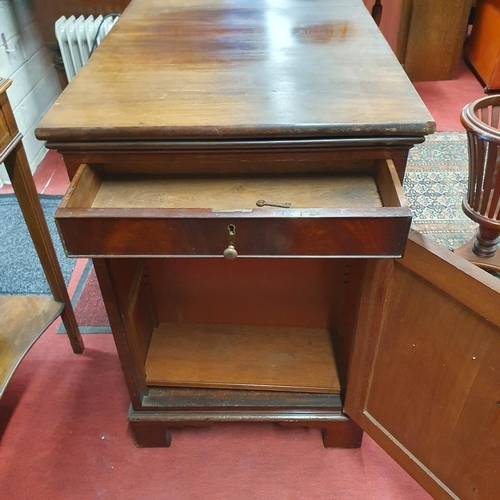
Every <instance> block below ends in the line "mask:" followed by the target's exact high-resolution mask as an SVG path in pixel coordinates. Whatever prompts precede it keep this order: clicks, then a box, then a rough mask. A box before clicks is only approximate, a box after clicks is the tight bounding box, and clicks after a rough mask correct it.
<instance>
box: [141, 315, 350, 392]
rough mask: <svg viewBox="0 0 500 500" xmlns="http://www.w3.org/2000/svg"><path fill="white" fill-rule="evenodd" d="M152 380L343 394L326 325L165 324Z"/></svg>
mask: <svg viewBox="0 0 500 500" xmlns="http://www.w3.org/2000/svg"><path fill="white" fill-rule="evenodd" d="M146 383H147V384H148V385H155V386H167V387H211V388H226V389H253V390H259V389H260V390H267V391H273V390H274V391H291V392H314V393H329V394H340V392H341V387H340V382H339V376H338V372H337V365H336V363H335V358H334V352H333V348H332V342H331V337H330V332H329V331H328V330H326V329H320V328H276V327H261V326H246V325H245V326H241V325H212V324H193V323H191V324H187V323H162V324H160V326H159V327H158V328H156V329H155V330H154V331H153V336H152V339H151V343H150V346H149V352H148V356H147V360H146Z"/></svg>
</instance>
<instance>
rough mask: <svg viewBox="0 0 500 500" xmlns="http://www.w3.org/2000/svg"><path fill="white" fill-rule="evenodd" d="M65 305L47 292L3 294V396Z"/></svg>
mask: <svg viewBox="0 0 500 500" xmlns="http://www.w3.org/2000/svg"><path fill="white" fill-rule="evenodd" d="M63 307H64V304H63V303H61V302H56V301H54V300H53V299H52V298H51V297H46V296H43V295H42V296H40V295H28V296H24V295H19V296H18V295H13V296H9V295H3V296H0V397H1V396H2V394H3V391H4V389H5V387H6V386H7V383H8V382H9V380H10V378H11V377H12V375H13V373H14V371H15V369H16V368H17V366H18V365H19V363H20V362H21V360H22V359H23V358H24V356H25V355H26V353H27V352H28V351H29V349H30V348H31V346H32V345H33V344H34V343H35V341H36V340H37V339H38V337H40V335H41V334H42V333H43V332H44V331H45V330H46V329H47V328H48V327H49V326H50V324H51V323H52V322H53V321H54V320H55V319H56V318H57V317H58V316H59V314H61V311H62V309H63Z"/></svg>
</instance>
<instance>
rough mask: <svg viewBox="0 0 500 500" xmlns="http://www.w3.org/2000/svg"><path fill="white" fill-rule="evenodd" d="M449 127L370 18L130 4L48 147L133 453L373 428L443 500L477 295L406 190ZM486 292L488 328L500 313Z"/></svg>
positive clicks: (331, 12)
mask: <svg viewBox="0 0 500 500" xmlns="http://www.w3.org/2000/svg"><path fill="white" fill-rule="evenodd" d="M433 130H434V123H433V121H432V118H431V117H430V115H429V113H428V112H427V110H426V109H425V107H424V106H423V104H422V102H421V101H420V99H419V98H418V96H417V94H416V93H415V91H414V89H413V87H412V85H411V83H410V82H409V81H408V79H407V78H406V76H405V74H404V72H403V71H402V69H401V68H400V66H399V64H398V62H397V60H396V58H395V57H394V55H393V54H392V53H391V51H390V49H389V47H388V45H387V44H386V42H385V41H384V39H383V37H382V36H381V34H380V33H379V31H378V29H377V27H376V25H375V23H374V22H373V20H372V19H371V18H370V15H369V13H368V12H367V11H366V9H365V7H364V5H363V4H362V2H361V0H336V1H334V0H313V1H309V2H303V1H299V0H282V1H279V2H269V1H264V0H260V1H259V0H256V1H253V2H246V1H243V0H241V1H238V2H229V1H223V0H218V1H217V0H199V1H197V2H196V1H193V2H184V1H183V2H181V1H180V0H172V1H165V0H163V1H159V0H133V1H132V3H131V5H130V6H129V7H128V9H127V10H126V11H125V13H124V15H123V16H122V18H121V19H120V21H119V22H118V23H117V25H116V26H115V28H114V29H113V31H112V33H111V34H110V35H109V36H108V37H107V38H106V39H105V41H104V42H103V44H102V45H101V46H100V48H99V49H98V50H97V52H96V53H95V55H94V56H93V57H92V59H91V61H90V62H89V64H88V65H87V66H86V67H85V68H84V69H83V70H82V71H81V73H80V74H79V75H78V76H77V77H76V78H75V79H74V81H73V82H72V83H71V84H70V85H69V86H68V88H67V89H66V90H65V91H64V93H63V94H62V96H61V97H60V98H59V99H58V101H57V102H56V103H55V105H54V107H53V108H52V109H51V111H50V112H49V113H48V114H47V116H46V117H45V118H44V120H43V122H42V123H41V125H40V128H39V129H38V136H39V137H40V138H41V139H45V140H46V141H47V145H48V147H50V148H55V149H58V150H59V151H60V152H61V153H62V154H63V155H64V159H65V162H66V165H67V168H68V172H69V174H70V177H71V178H72V184H71V187H70V188H69V190H68V193H67V195H66V196H65V198H64V200H63V202H62V204H61V206H60V208H59V210H58V212H57V214H56V218H57V221H58V224H59V228H60V231H61V234H62V236H63V240H64V244H65V247H66V250H67V252H68V254H69V255H73V256H87V257H91V258H92V259H93V261H94V266H95V268H96V272H97V276H98V279H99V283H100V286H101V290H102V293H103V298H104V301H105V305H106V309H107V312H108V316H109V319H110V323H111V326H112V330H113V335H114V339H115V342H116V346H117V350H118V355H119V357H120V361H121V364H122V367H123V372H124V375H125V380H126V383H127V387H128V390H129V393H130V398H131V410H130V412H129V421H130V424H131V428H132V432H133V434H134V437H135V440H136V442H137V444H138V445H140V446H167V445H168V444H170V434H169V432H168V431H169V429H170V428H171V427H176V426H184V425H194V426H197V425H209V424H210V423H212V422H226V421H232V422H244V421H273V422H279V423H282V424H286V425H305V426H310V427H318V428H321V429H323V435H324V442H325V445H326V446H328V447H331V446H340V447H355V446H359V445H360V443H361V430H360V427H361V428H363V429H364V430H367V431H368V432H370V434H371V435H373V436H374V437H375V439H376V440H377V441H378V442H379V443H380V444H381V445H382V446H384V448H385V449H386V450H388V451H389V452H390V453H391V455H392V456H394V457H395V458H396V459H397V460H398V462H400V463H401V464H402V465H403V466H404V467H405V468H406V469H407V470H409V471H410V472H411V473H412V474H413V475H414V476H415V477H418V479H419V481H420V482H421V483H422V484H424V485H425V486H426V488H427V489H429V490H430V491H434V492H435V491H439V492H442V491H445V490H444V489H443V484H442V482H440V481H444V480H445V479H443V480H441V479H440V480H437V479H436V476H435V475H432V474H436V475H439V474H441V471H440V470H439V467H438V466H437V465H436V463H435V462H436V460H435V458H436V453H435V450H434V448H433V446H432V440H435V441H436V442H437V441H439V440H444V441H443V443H440V449H441V448H442V449H443V450H445V451H443V452H442V453H443V454H445V455H446V453H448V451H449V450H448V449H447V446H448V444H449V443H448V441H446V439H448V440H449V441H450V440H452V439H451V437H450V436H449V435H445V434H443V433H442V432H441V431H442V428H443V427H442V426H444V425H446V422H448V421H449V415H448V414H445V415H438V413H433V414H432V417H433V418H435V419H436V424H435V426H434V427H432V426H431V425H430V424H429V420H430V417H429V412H431V411H433V410H431V408H435V406H433V405H432V403H433V402H434V401H436V400H435V399H434V398H435V397H436V390H437V391H438V393H439V394H438V396H439V395H442V396H443V398H445V399H446V400H447V401H448V400H450V398H452V397H455V396H456V398H458V399H460V398H459V394H461V393H460V390H459V389H458V388H457V386H456V384H455V379H454V378H453V377H454V376H455V375H456V373H455V372H457V373H460V374H461V375H460V377H461V378H462V379H463V378H467V377H468V376H470V377H473V372H472V371H471V372H470V373H469V372H467V370H465V371H466V372H467V373H469V374H468V375H466V374H464V373H465V372H462V370H463V369H464V362H463V359H461V357H460V356H462V355H465V354H464V353H465V352H466V351H467V349H466V348H465V347H464V348H463V349H462V350H459V352H460V353H461V354H460V355H458V354H457V353H458V351H457V352H456V353H455V354H457V356H456V359H454V363H452V365H453V367H454V368H453V370H455V372H453V371H452V369H451V368H440V367H442V365H443V363H442V362H441V360H442V354H441V350H443V349H444V350H446V346H447V345H449V343H450V342H452V339H454V338H455V337H454V336H456V335H457V331H460V328H461V325H462V323H463V322H462V321H459V322H457V320H456V315H455V312H456V311H455V309H453V307H454V306H453V304H455V302H456V301H457V300H464V301H466V302H467V300H468V299H467V297H465V296H464V297H462V295H463V290H466V289H470V286H471V285H469V284H468V281H465V282H464V281H463V280H467V279H470V277H469V276H467V278H464V277H462V275H461V274H460V272H461V271H456V269H455V267H456V266H455V265H454V264H450V263H449V257H448V255H447V254H445V253H444V252H441V253H440V250H439V249H438V250H433V251H431V250H428V249H426V248H424V247H425V246H426V245H427V244H426V243H422V242H421V241H419V238H418V237H417V236H414V237H412V238H413V239H412V240H411V241H409V242H408V243H407V236H408V231H409V225H410V213H409V210H408V207H407V205H406V201H405V199H404V195H403V192H402V189H401V184H400V179H401V178H402V176H403V173H404V169H405V164H406V158H407V154H408V150H409V149H410V148H411V147H412V146H413V145H414V144H416V143H419V142H422V141H423V140H424V136H425V135H426V134H429V133H432V132H433ZM259 200H264V201H266V202H272V203H275V204H277V205H278V206H273V205H272V204H271V205H269V204H264V205H263V206H259V205H262V203H258V202H259ZM287 204H290V206H289V207H288V206H287ZM405 245H406V246H407V248H406V256H405V259H403V260H395V259H394V257H396V258H398V257H401V256H402V254H403V251H404V249H405ZM453 257H454V256H453V255H451V257H450V258H451V259H452V260H453ZM459 260H460V261H461V259H459ZM460 265H462V264H460ZM459 267H460V266H459ZM451 269H454V270H455V271H456V272H457V273H459V275H460V277H459V278H455V277H453V276H455V275H454V274H453V272H455V271H453V272H452V271H451ZM475 271H476V270H473V271H472V272H475ZM450 273H451V277H450ZM462 274H463V273H462ZM467 274H468V273H467ZM481 276H482V274H481ZM457 280H458V281H459V282H460V286H459V287H456V286H455V284H456V283H457ZM460 280H462V281H460ZM464 284H465V286H463V285H464ZM475 286H480V287H483V288H480V290H481V294H480V295H481V297H482V298H481V300H480V301H479V302H477V301H476V302H470V301H469V303H468V307H469V308H472V310H474V311H476V309H481V307H485V306H484V305H485V304H487V303H488V300H486V298H487V297H486V295H485V294H488V293H490V294H493V292H492V289H491V286H492V285H491V284H490V285H488V286H489V287H490V288H488V286H486V285H483V284H481V285H475ZM441 289H442V290H444V291H441ZM436 290H439V293H438V292H437V291H436ZM478 290H479V289H478ZM484 290H486V291H484ZM497 290H498V288H497ZM460 293H462V295H460ZM450 294H451V296H450ZM457 294H458V295H457ZM485 297H486V298H485ZM479 304H480V305H481V307H479ZM488 307H489V306H488ZM436 308H437V309H436ZM492 311H493V312H492ZM494 311H495V309H494V308H493V306H491V310H490V309H488V313H487V314H486V313H485V310H484V309H482V310H481V312H480V314H483V316H484V315H485V314H486V316H487V317H488V318H489V319H488V321H491V318H494V321H496V323H495V325H496V326H494V328H493V327H491V325H490V324H489V323H488V321H486V320H482V319H481V318H482V316H477V314H476V313H474V314H476V316H477V317H476V316H474V318H475V321H476V322H477V325H475V327H474V328H475V332H476V333H477V332H478V331H479V330H481V329H484V331H485V332H486V331H487V333H484V334H485V335H494V334H495V333H494V332H496V331H497V330H498V325H499V324H500V319H499V314H498V311H497V312H494ZM423 312H427V313H428V314H423ZM432 312H439V314H438V319H437V320H436V319H432V321H431V313H432ZM471 314H472V313H471ZM417 320H418V321H417ZM419 322H420V323H419ZM422 322H424V323H425V325H424V327H422V325H421V323H422ZM431 322H434V323H435V324H436V325H437V328H439V329H440V330H441V331H442V332H444V333H443V334H442V336H440V337H439V339H440V340H439V342H437V345H436V350H435V352H434V354H429V349H428V344H429V343H432V342H434V341H435V338H436V332H435V330H433V329H431V328H428V327H429V325H430V323H431ZM402 325H403V326H404V328H403V326H402ZM446 325H448V326H446ZM402 328H403V330H402ZM488 328H490V330H488ZM492 328H493V329H492ZM495 329H496V330H495ZM492 332H493V333H492ZM464 338H467V337H466V332H465V333H464ZM492 338H493V337H492ZM469 341H470V340H469ZM464 342H465V341H464ZM413 344H414V347H412V345H413ZM381 345H383V348H382V347H379V346H381ZM431 352H432V351H431ZM478 356H479V355H478ZM467 359H468V358H467ZM481 362H482V361H481ZM478 363H479V361H478ZM445 365H446V366H451V365H450V364H449V363H448V362H446V363H445ZM439 370H449V372H448V371H446V373H445V374H444V375H443V376H442V380H443V382H442V383H441V385H440V386H439V388H438V389H436V388H434V390H433V391H432V390H431V388H432V386H433V381H434V379H435V377H439V376H440V371H439ZM471 370H472V368H471ZM499 371H500V370H499ZM486 375H488V376H489V375H490V374H489V373H487V374H486ZM490 387H491V384H490ZM429 395H431V396H429ZM452 395H453V396H452ZM429 398H430V399H429ZM460 401H461V402H462V403H463V400H460ZM495 404H496V403H495ZM495 408H496V406H495ZM414 418H416V420H414ZM474 418H475V417H474ZM351 419H352V420H351ZM472 420H473V417H471V419H469V420H467V421H464V422H462V423H461V424H460V425H464V426H465V427H464V429H468V428H469V427H470V424H471V422H472ZM405 423H409V424H411V425H410V426H409V427H410V429H409V430H408V427H407V426H406V425H405ZM358 425H359V426H360V427H358ZM424 431H425V432H428V433H429V435H430V436H431V437H432V439H431V440H426V441H425V443H423V444H422V445H421V444H420V441H419V440H418V439H416V438H415V435H416V434H418V433H419V432H424ZM415 433H416V434H415ZM484 439H485V440H486V437H485V438H484ZM415 442H417V444H418V446H417V445H415ZM485 442H486V441H485ZM415 447H417V448H418V449H417V450H415ZM450 449H453V447H452V446H451V447H450ZM412 453H415V454H416V455H417V458H415V460H413V458H411V457H413V455H411V454H412ZM444 458H447V459H449V460H451V461H452V462H453V464H454V467H455V469H454V470H456V471H459V472H458V473H457V477H458V479H457V481H459V482H460V481H461V482H463V483H464V484H465V485H466V486H464V487H469V486H468V482H467V481H468V479H464V478H465V477H466V474H465V472H464V471H465V470H466V467H465V465H464V464H462V463H458V458H457V457H456V456H455V455H453V454H452V453H451V452H450V454H449V455H446V457H444ZM444 458H443V456H442V457H441V459H442V460H441V462H439V461H438V462H439V463H443V464H446V467H445V472H446V471H447V470H448V464H447V462H446V460H444ZM428 462H429V463H430V462H432V463H430V465H426V464H427V463H428ZM431 466H432V474H431V473H430V470H429V469H430V468H431ZM426 467H427V469H426ZM443 467H444V466H443ZM436 471H437V472H436ZM460 471H461V472H460ZM445 472H443V474H445ZM470 481H473V480H472V479H471V480H470ZM443 498H444V497H443Z"/></svg>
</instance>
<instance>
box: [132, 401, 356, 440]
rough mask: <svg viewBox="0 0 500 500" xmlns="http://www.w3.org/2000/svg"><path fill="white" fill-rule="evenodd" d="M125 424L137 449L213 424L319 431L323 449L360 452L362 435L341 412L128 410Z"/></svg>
mask: <svg viewBox="0 0 500 500" xmlns="http://www.w3.org/2000/svg"><path fill="white" fill-rule="evenodd" d="M128 420H129V425H130V430H131V431H132V434H133V437H134V440H135V443H136V446H137V447H138V448H153V447H154V448H159V447H168V446H170V444H171V435H170V429H171V428H182V427H207V426H210V425H211V424H213V423H216V422H274V423H277V424H280V425H283V426H289V427H310V428H315V429H321V430H322V436H323V444H324V446H325V448H359V447H360V446H361V440H362V436H363V431H362V430H361V429H360V428H359V427H358V426H357V425H356V424H355V423H354V422H353V421H352V420H351V419H350V418H349V417H347V416H346V415H345V414H344V413H343V412H341V411H339V412H333V413H328V414H294V413H292V412H265V411H255V412H209V411H197V412H189V413H187V412H149V411H134V410H133V409H132V408H131V409H130V410H129V414H128Z"/></svg>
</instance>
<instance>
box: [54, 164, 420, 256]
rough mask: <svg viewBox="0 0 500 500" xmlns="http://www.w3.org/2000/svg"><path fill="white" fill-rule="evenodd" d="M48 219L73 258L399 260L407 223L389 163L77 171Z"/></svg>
mask: <svg viewBox="0 0 500 500" xmlns="http://www.w3.org/2000/svg"><path fill="white" fill-rule="evenodd" d="M258 200H266V201H271V202H276V203H289V204H290V208H282V207H273V206H267V205H265V206H258V205H257V201H258ZM55 217H56V221H57V223H58V226H59V230H60V233H61V235H62V238H63V242H64V246H65V248H66V252H67V253H68V255H71V256H75V257H83V256H86V257H113V256H205V257H207V256H214V257H222V256H223V255H224V256H225V257H227V258H235V257H236V256H237V255H239V256H242V257H252V256H276V257H278V256H307V257H314V256H360V257H366V256H392V257H400V256H401V255H402V253H403V250H404V246H405V242H406V238H407V235H408V231H409V228H410V221H411V216H410V211H409V209H408V206H407V203H406V200H405V197H404V194H403V191H402V188H401V184H400V182H399V179H398V176H397V174H396V171H395V169H394V165H393V162H392V161H391V160H376V161H373V163H371V164H370V166H369V168H367V169H364V170H363V171H358V172H356V173H354V174H351V173H350V174H349V175H347V174H346V173H345V172H338V173H337V172H327V173H321V174H310V175H307V174H301V175H295V174H293V175H290V174H287V175H268V176H249V175H246V176H212V177H199V176H198V177H195V176H189V177H187V176H184V177H180V176H140V175H137V174H136V175H120V174H116V173H107V172H106V171H105V170H104V168H103V167H102V166H99V165H81V166H80V168H79V170H78V173H77V174H76V175H75V177H74V178H73V181H72V183H71V185H70V187H69V190H68V192H67V193H66V196H65V197H64V199H63V200H62V202H61V205H60V207H59V208H58V210H57V211H56V214H55Z"/></svg>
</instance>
